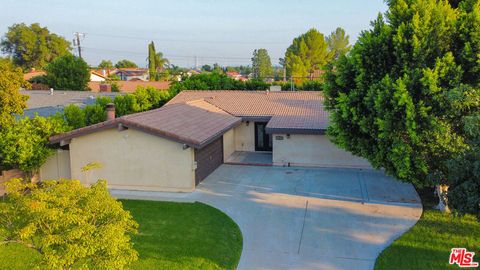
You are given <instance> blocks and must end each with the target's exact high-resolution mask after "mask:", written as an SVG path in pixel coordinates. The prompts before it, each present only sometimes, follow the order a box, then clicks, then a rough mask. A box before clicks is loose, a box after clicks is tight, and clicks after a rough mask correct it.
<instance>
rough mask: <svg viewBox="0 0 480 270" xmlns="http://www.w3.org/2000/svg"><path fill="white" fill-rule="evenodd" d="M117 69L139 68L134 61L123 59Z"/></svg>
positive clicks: (116, 65)
mask: <svg viewBox="0 0 480 270" xmlns="http://www.w3.org/2000/svg"><path fill="white" fill-rule="evenodd" d="M115 67H116V68H137V67H138V66H137V64H135V63H134V62H133V61H130V60H127V59H123V60H120V61H118V62H117V63H116V64H115Z"/></svg>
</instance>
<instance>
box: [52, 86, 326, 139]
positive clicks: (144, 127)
mask: <svg viewBox="0 0 480 270" xmlns="http://www.w3.org/2000/svg"><path fill="white" fill-rule="evenodd" d="M241 120H247V121H248V120H250V121H265V122H267V121H269V123H268V125H267V132H270V133H300V134H322V133H323V132H324V131H325V129H326V127H327V125H328V114H327V112H325V111H324V108H323V96H322V95H321V93H320V92H265V91H183V92H181V93H179V94H178V95H177V96H176V97H175V98H173V99H172V100H171V101H170V102H168V103H167V104H166V105H165V106H163V107H162V108H160V109H156V110H151V111H147V112H142V113H137V114H131V115H127V116H123V117H120V118H117V119H114V120H109V121H106V122H103V123H99V124H96V125H92V126H88V127H84V128H80V129H77V130H73V131H70V132H68V133H64V134H60V135H56V136H53V137H51V138H50V141H51V142H52V143H58V142H60V141H62V140H69V139H72V138H75V137H78V136H82V135H86V134H90V133H93V132H96V131H98V130H103V129H107V128H114V127H117V126H118V125H119V124H121V125H123V126H124V127H127V128H133V129H138V130H141V131H144V132H147V133H150V134H154V135H157V136H160V137H165V138H168V139H171V140H174V141H177V142H180V143H184V144H187V145H189V146H192V147H194V148H202V147H203V146H205V145H207V144H208V143H210V142H211V141H213V140H215V139H217V138H218V137H220V136H221V135H222V134H223V133H225V132H227V131H228V130H230V129H231V128H233V127H235V126H237V125H239V124H240V122H241Z"/></svg>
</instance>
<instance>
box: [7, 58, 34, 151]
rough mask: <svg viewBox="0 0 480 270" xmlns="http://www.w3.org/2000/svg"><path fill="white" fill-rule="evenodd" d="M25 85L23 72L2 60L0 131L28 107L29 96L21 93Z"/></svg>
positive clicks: (9, 62) (8, 61)
mask: <svg viewBox="0 0 480 270" xmlns="http://www.w3.org/2000/svg"><path fill="white" fill-rule="evenodd" d="M25 84H26V82H25V81H24V80H23V73H22V70H21V69H20V68H15V67H14V66H13V64H12V63H11V61H10V60H8V59H3V58H0V130H1V129H2V127H5V126H8V125H11V124H13V122H14V120H15V115H20V114H22V113H23V109H25V108H26V107H27V100H28V96H26V95H22V94H21V93H20V91H19V90H20V88H21V87H22V86H25ZM0 158H1V157H0Z"/></svg>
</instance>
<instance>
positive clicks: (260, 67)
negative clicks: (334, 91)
mask: <svg viewBox="0 0 480 270" xmlns="http://www.w3.org/2000/svg"><path fill="white" fill-rule="evenodd" d="M252 70H253V77H254V78H255V79H261V80H265V79H267V78H269V77H272V76H273V67H272V61H271V60H270V56H269V55H268V51H267V50H266V49H258V50H254V51H253V57H252Z"/></svg>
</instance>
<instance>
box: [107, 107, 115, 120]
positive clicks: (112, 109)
mask: <svg viewBox="0 0 480 270" xmlns="http://www.w3.org/2000/svg"><path fill="white" fill-rule="evenodd" d="M113 119H115V104H113V103H108V104H107V120H113Z"/></svg>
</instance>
